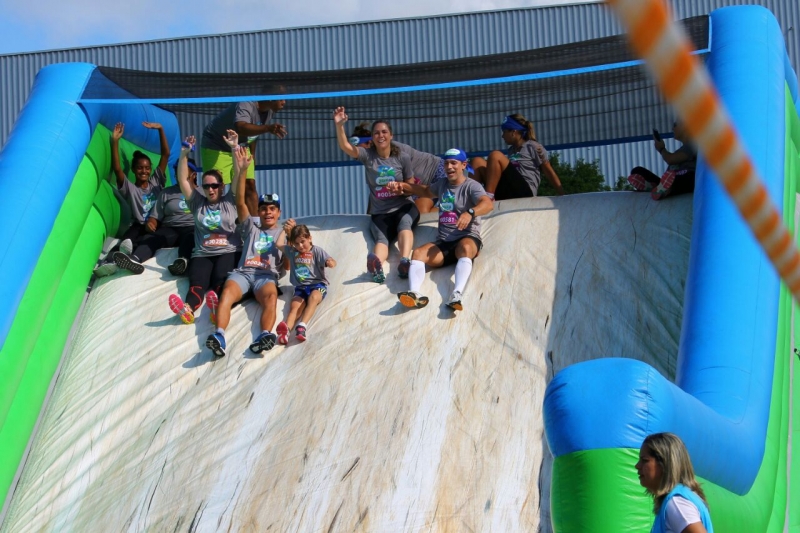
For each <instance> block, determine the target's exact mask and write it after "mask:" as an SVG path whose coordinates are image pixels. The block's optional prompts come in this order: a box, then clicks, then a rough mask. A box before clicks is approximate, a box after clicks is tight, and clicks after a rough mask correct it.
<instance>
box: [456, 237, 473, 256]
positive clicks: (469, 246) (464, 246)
mask: <svg viewBox="0 0 800 533" xmlns="http://www.w3.org/2000/svg"><path fill="white" fill-rule="evenodd" d="M477 254H478V247H477V245H476V244H475V243H474V242H473V241H471V240H468V239H463V240H461V241H460V242H459V243H458V245H456V258H457V259H462V258H464V257H466V258H467V259H474V258H475V256H476V255H477Z"/></svg>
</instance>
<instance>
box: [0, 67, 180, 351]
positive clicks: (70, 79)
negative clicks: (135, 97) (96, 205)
mask: <svg viewBox="0 0 800 533" xmlns="http://www.w3.org/2000/svg"><path fill="white" fill-rule="evenodd" d="M95 68H96V67H95V65H91V64H88V63H62V64H55V65H50V66H47V67H45V68H43V69H42V70H41V71H39V73H38V74H37V75H36V79H35V80H34V84H33V87H32V89H31V93H30V96H29V97H28V101H27V102H26V104H25V106H24V107H23V109H22V111H21V112H20V115H19V117H18V118H17V122H16V124H15V125H14V128H13V130H12V131H11V134H10V135H9V138H8V142H7V143H6V145H5V147H4V148H3V150H2V152H0V176H2V177H0V180H2V182H1V183H2V186H3V187H4V190H5V191H6V192H7V194H8V195H9V198H14V202H10V203H9V205H8V206H7V210H8V218H7V219H6V220H7V223H6V225H5V238H4V239H3V240H2V241H0V271H2V272H3V273H4V276H5V277H6V279H9V280H13V281H12V282H11V283H4V284H0V301H2V302H4V305H3V306H0V349H2V347H3V346H4V345H5V341H6V338H7V336H8V332H9V330H10V328H11V325H12V323H13V321H14V317H15V316H16V313H17V309H18V308H19V304H20V302H21V301H22V297H23V295H24V294H25V290H26V288H27V286H28V283H29V282H30V278H31V275H32V274H33V270H34V268H35V267H36V264H37V262H38V260H39V257H40V256H41V255H42V251H43V249H44V246H45V243H46V241H47V239H48V237H49V236H50V233H51V231H52V230H53V225H54V223H55V220H56V217H57V216H58V214H59V211H60V210H61V206H62V204H63V201H64V198H65V197H66V194H67V191H68V190H69V188H70V186H71V185H72V180H73V178H74V177H75V173H76V172H77V170H78V167H79V166H80V164H81V161H82V160H83V156H84V154H85V153H86V149H87V147H88V146H89V142H90V140H91V136H92V134H93V132H94V130H95V127H96V126H97V124H103V125H104V126H106V127H108V128H109V129H112V128H113V127H114V124H116V122H125V123H126V128H125V138H126V139H128V140H130V141H132V142H134V143H136V144H137V145H139V146H141V147H143V148H145V149H148V150H152V151H155V152H158V151H159V149H160V148H159V147H160V142H159V138H158V132H156V131H154V130H149V129H147V128H144V127H142V126H141V122H142V121H150V122H161V123H162V124H163V125H164V127H165V131H166V132H167V138H168V139H172V140H171V142H170V144H171V147H172V148H171V157H170V159H171V161H170V166H171V165H172V164H174V162H175V161H177V156H178V154H179V152H180V138H179V135H178V123H177V119H176V118H175V116H174V115H173V114H172V113H170V112H168V111H165V110H163V109H160V108H157V107H154V106H151V105H147V104H139V105H136V106H114V105H109V104H97V105H86V106H83V105H80V104H79V103H78V101H79V100H80V97H81V94H82V92H83V90H84V88H85V86H86V84H87V82H88V80H89V78H90V76H91V75H92V72H93V71H94V70H95ZM31 147H33V149H31ZM109 171H110V169H109ZM57 253H67V252H66V251H60V252H57Z"/></svg>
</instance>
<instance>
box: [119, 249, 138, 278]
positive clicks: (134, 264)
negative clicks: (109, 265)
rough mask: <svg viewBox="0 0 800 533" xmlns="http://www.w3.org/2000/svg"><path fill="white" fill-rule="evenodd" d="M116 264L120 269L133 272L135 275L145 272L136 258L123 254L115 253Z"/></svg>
mask: <svg viewBox="0 0 800 533" xmlns="http://www.w3.org/2000/svg"><path fill="white" fill-rule="evenodd" d="M114 262H115V263H116V264H117V266H118V267H119V268H122V269H124V270H127V271H129V272H133V273H134V274H141V273H142V272H144V267H143V266H142V264H141V263H140V262H139V261H137V260H136V256H132V255H128V254H126V253H122V252H114Z"/></svg>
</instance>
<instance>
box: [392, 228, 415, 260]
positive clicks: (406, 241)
mask: <svg viewBox="0 0 800 533" xmlns="http://www.w3.org/2000/svg"><path fill="white" fill-rule="evenodd" d="M397 247H398V248H400V257H411V249H412V248H413V247H414V232H413V231H411V230H410V229H404V230H403V231H401V232H399V233H398V234H397ZM386 251H387V254H388V251H389V250H388V249H387V250H386Z"/></svg>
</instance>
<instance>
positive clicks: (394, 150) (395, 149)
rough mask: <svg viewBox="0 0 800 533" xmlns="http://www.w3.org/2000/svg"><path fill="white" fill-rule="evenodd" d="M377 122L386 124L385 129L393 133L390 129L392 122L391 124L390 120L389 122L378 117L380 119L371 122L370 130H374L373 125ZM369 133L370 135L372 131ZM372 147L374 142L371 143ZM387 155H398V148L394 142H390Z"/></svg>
mask: <svg viewBox="0 0 800 533" xmlns="http://www.w3.org/2000/svg"><path fill="white" fill-rule="evenodd" d="M378 124H386V129H388V130H389V133H391V134H392V135H394V132H393V131H392V124H391V122H389V121H388V120H386V119H380V120H376V121H375V122H373V123H372V131H375V126H377V125H378ZM370 135H372V132H370ZM372 149H373V150H374V149H375V144H374V143H373V146H372ZM389 155H390V156H392V157H397V156H399V155H400V148H398V147H397V145H396V144H394V143H391V149H390V150H389Z"/></svg>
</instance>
